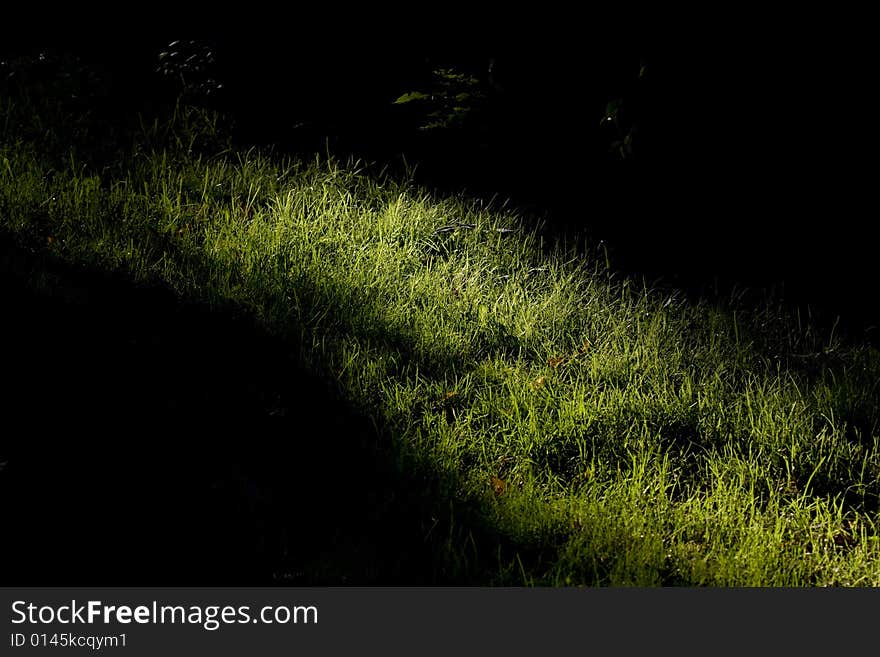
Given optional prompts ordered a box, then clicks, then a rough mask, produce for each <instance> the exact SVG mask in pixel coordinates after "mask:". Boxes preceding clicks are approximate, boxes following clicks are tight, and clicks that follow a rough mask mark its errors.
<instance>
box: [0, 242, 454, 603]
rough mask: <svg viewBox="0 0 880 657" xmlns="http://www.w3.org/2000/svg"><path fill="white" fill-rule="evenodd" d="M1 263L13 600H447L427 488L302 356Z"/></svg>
mask: <svg viewBox="0 0 880 657" xmlns="http://www.w3.org/2000/svg"><path fill="white" fill-rule="evenodd" d="M0 253H2V304H3V306H4V308H3V312H2V332H3V368H2V372H3V383H4V388H5V392H4V394H3V397H2V399H3V403H2V412H3V430H2V441H0V518H2V523H3V540H2V547H0V553H2V555H0V556H2V558H0V582H2V583H3V584H4V585H27V586H38V585H79V586H82V585H123V586H132V585H155V586H159V585H175V586H195V585H209V586H220V585H269V584H273V583H278V584H284V585H333V584H373V585H390V584H404V585H407V584H413V585H415V584H431V583H439V582H438V579H437V578H438V572H439V571H438V567H437V563H436V553H435V551H434V550H433V548H432V547H431V546H430V545H429V544H428V542H427V541H426V539H425V537H426V535H427V533H429V528H430V523H431V518H430V514H431V512H430V506H431V502H430V500H428V499H427V498H428V495H427V493H426V492H425V491H426V488H425V487H424V482H422V483H420V482H418V481H415V480H406V479H405V478H402V477H401V476H400V475H399V474H398V470H397V468H396V467H395V466H394V463H393V459H392V458H391V456H390V451H389V450H387V449H384V448H382V447H381V443H380V441H379V439H378V438H377V435H376V433H375V430H374V429H373V428H372V425H371V424H370V423H368V422H367V421H366V420H365V419H364V418H363V417H360V416H358V415H357V414H356V413H354V412H353V411H352V410H351V408H350V407H349V406H347V405H346V404H345V403H344V402H342V401H341V400H339V399H338V398H337V397H335V396H334V394H333V393H332V390H331V389H330V388H329V387H328V386H327V385H326V384H325V383H324V382H322V381H321V380H320V379H318V378H316V377H315V376H314V375H312V374H310V373H308V372H306V371H304V370H303V369H302V368H301V367H299V366H298V365H297V359H296V354H297V349H298V348H297V346H296V345H293V344H291V343H290V342H287V341H283V340H280V339H278V338H274V337H272V336H269V335H267V334H265V333H264V332H261V331H260V330H259V329H258V328H256V327H255V325H254V322H252V321H251V320H248V319H247V318H245V317H243V316H241V315H240V314H238V315H237V314H235V313H232V312H226V313H222V312H216V311H213V312H209V311H208V310H206V309H204V308H199V307H194V306H186V305H183V304H182V303H180V302H179V301H178V300H177V299H176V298H175V296H174V295H173V294H172V293H171V292H168V291H162V290H157V289H144V288H139V287H137V286H134V285H132V284H131V283H129V282H125V281H120V280H118V279H113V278H109V277H107V276H104V275H101V274H96V273H94V272H87V271H82V270H76V269H72V268H70V267H67V266H64V265H60V264H58V263H54V264H53V263H51V262H48V261H47V260H45V258H42V257H41V256H37V255H35V254H32V253H29V252H27V251H23V250H21V249H19V248H17V247H11V246H9V245H8V244H5V245H4V246H3V248H2V249H0Z"/></svg>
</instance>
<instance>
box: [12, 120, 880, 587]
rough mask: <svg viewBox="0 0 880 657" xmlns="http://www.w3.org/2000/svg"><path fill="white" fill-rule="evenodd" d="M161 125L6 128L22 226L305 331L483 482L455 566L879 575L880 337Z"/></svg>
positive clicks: (473, 488) (558, 575) (445, 493)
mask: <svg viewBox="0 0 880 657" xmlns="http://www.w3.org/2000/svg"><path fill="white" fill-rule="evenodd" d="M4 107H5V106H4ZM6 111H7V112H11V111H12V110H10V109H9V108H8V107H6ZM7 124H8V122H7ZM152 130H153V132H152V133H149V134H148V136H150V139H145V140H142V142H143V143H150V144H152V146H151V147H150V148H146V147H145V146H143V143H141V145H139V146H135V147H134V148H131V149H129V151H128V152H129V155H128V156H127V157H126V159H124V161H121V162H120V163H119V165H118V166H117V167H115V168H114V169H113V170H102V171H96V170H94V169H93V168H91V167H90V166H88V165H86V164H85V163H82V162H80V161H79V160H78V159H77V156H76V155H75V154H71V155H70V156H69V157H67V158H65V159H60V160H59V159H55V160H54V161H53V160H52V159H51V158H47V157H44V156H42V155H41V151H40V149H39V145H38V144H37V145H34V143H33V142H23V141H21V140H19V139H17V138H15V134H14V132H12V131H10V130H9V129H7V130H6V132H4V133H3V134H4V141H3V142H2V144H0V216H2V222H3V228H4V230H5V231H7V232H9V233H11V234H13V235H14V236H15V237H16V239H18V240H19V241H20V242H21V243H22V244H26V245H28V246H30V247H32V248H38V249H40V250H42V251H45V252H48V253H51V254H54V255H55V256H57V257H60V258H63V259H65V260H68V261H71V262H77V263H82V264H87V265H90V266H94V267H99V268H102V269H106V270H112V271H118V272H123V273H125V274H126V275H128V276H130V277H132V278H133V279H134V280H135V281H138V282H141V283H148V284H161V285H166V286H169V287H171V288H172V289H174V290H175V291H177V292H178V293H179V294H180V295H181V296H182V297H185V298H187V299H189V300H192V301H197V302H200V303H207V304H212V305H218V306H219V305H223V306H230V305H232V306H234V307H236V308H238V309H240V310H242V311H243V312H247V313H249V314H252V315H253V316H255V317H257V318H259V319H260V320H261V321H262V322H263V323H264V324H265V325H266V326H267V327H269V328H271V329H272V330H274V331H275V332H277V333H279V334H282V335H291V336H295V337H297V338H298V339H299V342H300V344H302V345H303V346H302V353H301V354H300V356H301V359H302V361H303V362H305V363H306V364H308V365H309V366H310V367H311V368H312V369H314V370H315V371H317V372H320V373H321V374H322V375H323V376H324V377H325V378H326V379H327V380H328V381H332V382H334V385H336V386H338V388H339V389H340V390H341V391H342V392H343V393H344V394H345V395H346V397H347V398H348V399H349V400H351V401H352V402H353V403H355V404H357V405H358V406H359V407H360V408H361V409H362V410H363V412H364V413H366V414H368V415H369V416H370V417H371V418H372V419H373V420H374V422H375V423H376V426H377V427H378V428H379V430H380V432H381V434H382V435H383V436H384V437H386V438H387V439H388V440H389V441H390V443H391V445H392V448H393V450H394V452H395V454H397V455H398V460H399V464H400V467H401V468H403V469H407V470H410V471H417V472H420V473H422V474H423V475H424V477H425V479H426V481H432V482H433V483H432V484H431V485H432V486H436V490H437V492H438V496H439V497H438V500H437V504H438V507H443V506H444V505H445V504H446V501H448V500H451V501H453V502H455V503H456V504H459V505H461V508H464V509H468V511H467V515H466V517H464V518H461V519H457V518H450V517H446V519H445V520H444V522H445V523H446V525H445V526H442V527H435V528H433V529H432V530H431V535H430V540H437V541H439V544H442V542H443V541H444V540H448V553H447V558H448V560H449V563H450V564H451V565H450V568H451V569H452V570H456V569H457V571H456V572H458V575H457V576H460V577H472V578H474V579H475V580H477V581H482V582H486V583H492V584H501V583H523V582H525V583H534V584H600V585H607V584H612V585H614V584H616V585H629V584H635V585H658V584H684V585H731V586H733V585H855V584H859V585H878V584H880V560H878V556H880V542H878V532H877V529H878V527H877V524H878V519H880V517H878V508H880V505H878V496H880V443H878V440H880V439H878V436H880V424H878V420H880V415H878V384H877V381H878V380H880V377H878V374H880V366H878V357H877V352H876V351H875V350H874V349H872V348H870V347H868V346H867V345H852V344H844V343H842V342H841V341H840V340H839V338H836V337H835V336H834V335H819V334H818V333H817V332H816V331H815V330H814V329H813V328H812V327H810V326H806V327H805V326H803V325H800V326H799V325H798V323H797V322H796V321H794V320H793V319H791V318H788V317H787V316H786V315H785V314H784V313H783V312H782V310H780V309H778V308H775V307H773V306H772V305H771V304H769V303H768V304H767V305H766V306H765V307H748V306H743V305H742V304H738V303H737V301H736V300H735V299H733V300H705V301H701V302H693V301H688V300H686V299H685V298H684V296H683V295H680V294H676V293H675V292H674V291H671V290H668V289H665V288H660V287H658V288H656V289H655V288H651V287H649V286H646V285H644V284H642V283H639V282H637V281H635V280H631V279H622V278H620V277H618V276H616V275H614V274H613V273H612V272H611V271H610V270H609V269H608V267H607V266H606V264H605V257H604V254H602V253H600V252H597V251H594V250H592V249H590V248H575V247H565V246H563V245H559V244H555V243H549V242H545V241H544V240H543V239H542V237H541V232H540V231H539V230H538V229H536V228H535V227H533V226H529V225H528V224H527V223H526V222H525V221H523V219H522V218H521V217H519V216H518V215H517V214H516V213H515V212H511V211H502V210H496V209H492V208H491V207H485V206H484V205H483V204H482V203H480V202H479V201H477V200H473V199H467V198H464V197H459V198H442V199H438V198H435V197H434V196H433V195H431V194H429V193H428V192H426V191H425V190H423V189H419V188H417V187H415V186H414V185H413V184H411V183H410V182H408V181H406V180H397V179H395V178H393V177H391V176H387V175H382V174H380V173H377V172H375V171H374V170H373V168H371V167H368V166H366V165H363V164H362V163H357V162H352V163H348V164H342V163H340V162H338V161H335V160H333V159H328V158H315V159H313V160H310V161H291V160H284V159H282V158H277V157H272V156H270V155H266V154H262V153H259V152H256V151H245V152H237V151H233V150H218V151H217V152H214V153H213V154H210V155H207V154H199V152H198V149H194V148H193V141H192V139H189V138H188V139H185V140H181V139H177V140H172V143H171V145H168V143H167V140H166V144H165V146H163V147H161V148H160V147H159V145H157V144H156V143H154V142H156V141H157V140H158V137H156V134H157V131H159V132H161V130H159V129H158V127H157V126H154V127H153V129H152ZM184 133H186V131H184ZM186 134H189V133H186ZM139 143H140V142H139ZM588 211H589V208H588V207H585V212H588ZM217 357H218V358H222V357H223V356H222V354H218V355H217ZM316 439H317V438H316ZM320 439H323V440H333V439H335V438H334V437H333V436H322V437H321V438H320ZM459 520H460V521H461V523H463V524H456V523H457V522H458V521H459ZM477 527H479V530H477ZM468 555H469V556H468ZM489 563H491V564H492V567H491V568H489V569H487V567H486V564H489ZM459 571H460V572H459Z"/></svg>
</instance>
